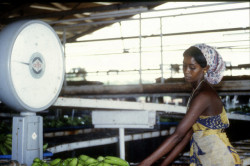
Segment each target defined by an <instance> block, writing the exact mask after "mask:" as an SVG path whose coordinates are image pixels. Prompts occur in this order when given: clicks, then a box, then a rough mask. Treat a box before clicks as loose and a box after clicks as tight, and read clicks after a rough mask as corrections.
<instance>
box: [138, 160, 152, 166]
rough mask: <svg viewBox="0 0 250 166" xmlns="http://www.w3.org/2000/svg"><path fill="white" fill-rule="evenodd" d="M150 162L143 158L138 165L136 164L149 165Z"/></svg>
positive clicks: (140, 165)
mask: <svg viewBox="0 0 250 166" xmlns="http://www.w3.org/2000/svg"><path fill="white" fill-rule="evenodd" d="M151 165H152V163H151V162H149V161H147V159H145V160H143V161H142V162H141V163H140V164H139V165H137V166H151Z"/></svg>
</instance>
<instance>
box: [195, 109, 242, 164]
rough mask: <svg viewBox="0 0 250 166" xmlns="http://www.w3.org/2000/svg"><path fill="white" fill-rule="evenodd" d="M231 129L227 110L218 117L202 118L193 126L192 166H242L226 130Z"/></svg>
mask: <svg viewBox="0 0 250 166" xmlns="http://www.w3.org/2000/svg"><path fill="white" fill-rule="evenodd" d="M228 127H229V120H228V118H227V114H226V111H225V109H224V108H223V111H222V113H221V114H219V115H216V116H200V117H199V118H198V120H197V121H196V123H195V124H194V125H193V127H192V128H193V131H194V134H193V136H192V139H191V142H190V166H241V160H240V157H239V155H238V154H237V152H236V151H235V149H234V147H233V146H232V145H231V144H230V142H229V140H228V138H227V135H226V133H225V132H223V131H224V129H226V128H228Z"/></svg>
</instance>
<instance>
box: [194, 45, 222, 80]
mask: <svg viewBox="0 0 250 166" xmlns="http://www.w3.org/2000/svg"><path fill="white" fill-rule="evenodd" d="M194 46H195V47H197V48H199V49H200V50H201V52H202V53H203V55H204V56H205V58H206V60H207V65H209V69H208V71H207V73H206V74H205V76H204V77H205V79H206V80H207V81H208V82H209V83H210V84H218V83H219V82H220V81H221V79H222V77H223V72H224V70H225V68H226V67H225V63H224V61H223V59H222V57H221V55H220V54H219V53H218V52H217V51H216V50H215V48H213V47H211V46H208V45H206V44H196V45H194Z"/></svg>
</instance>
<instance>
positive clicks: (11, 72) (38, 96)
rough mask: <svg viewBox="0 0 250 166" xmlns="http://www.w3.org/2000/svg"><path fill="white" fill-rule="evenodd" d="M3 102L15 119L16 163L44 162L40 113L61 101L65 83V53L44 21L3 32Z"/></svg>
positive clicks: (20, 23)
mask: <svg viewBox="0 0 250 166" xmlns="http://www.w3.org/2000/svg"><path fill="white" fill-rule="evenodd" d="M0 71H1V72H0V80H1V81H0V100H1V101H2V102H3V103H4V104H6V105H8V106H9V107H10V108H12V109H14V110H16V111H18V112H20V116H15V117H13V122H12V123H13V128H12V156H11V159H12V160H17V161H18V162H19V163H21V164H26V165H28V166H30V165H31V164H32V163H33V159H34V158H35V157H38V158H40V159H43V118H42V117H41V116H37V115H36V113H37V112H41V111H44V110H46V109H48V108H49V107H50V106H51V105H52V104H53V103H54V102H55V101H56V99H57V97H58V96H59V93H60V91H61V88H62V85H63V80H64V53H63V49H62V45H61V41H60V39H59V38H58V36H57V34H56V32H55V31H54V30H53V28H52V27H51V26H50V25H49V24H47V23H45V22H43V21H40V20H21V21H16V22H13V23H11V24H9V25H7V26H6V27H4V29H3V30H2V31H1V32H0Z"/></svg>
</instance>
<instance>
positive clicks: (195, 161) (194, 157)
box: [190, 137, 206, 166]
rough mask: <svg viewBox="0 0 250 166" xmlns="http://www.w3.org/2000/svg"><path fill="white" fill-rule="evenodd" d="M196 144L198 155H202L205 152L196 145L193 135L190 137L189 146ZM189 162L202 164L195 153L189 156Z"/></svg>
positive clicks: (199, 165)
mask: <svg viewBox="0 0 250 166" xmlns="http://www.w3.org/2000/svg"><path fill="white" fill-rule="evenodd" d="M192 145H193V146H196V147H197V149H198V153H197V154H198V155H204V154H206V153H204V152H203V151H202V150H201V148H200V147H199V146H198V144H197V142H196V141H194V139H193V137H191V140H190V146H192ZM190 163H195V164H196V165H197V166H202V164H201V162H200V160H199V158H198V156H197V155H196V153H193V155H192V156H190Z"/></svg>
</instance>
